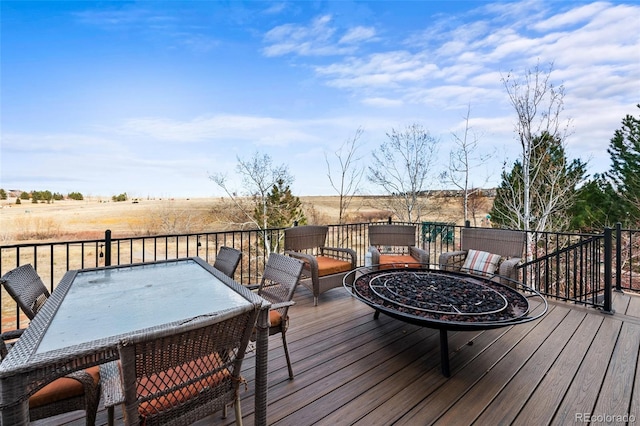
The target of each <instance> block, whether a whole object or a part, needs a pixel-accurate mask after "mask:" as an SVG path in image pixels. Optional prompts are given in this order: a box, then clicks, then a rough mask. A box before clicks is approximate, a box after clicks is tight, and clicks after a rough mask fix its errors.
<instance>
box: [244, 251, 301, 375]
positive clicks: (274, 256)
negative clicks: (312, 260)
mask: <svg viewBox="0 0 640 426" xmlns="http://www.w3.org/2000/svg"><path fill="white" fill-rule="evenodd" d="M303 265H304V263H303V262H302V261H300V260H298V259H295V258H293V257H289V256H284V255H282V254H278V253H271V254H270V255H269V259H268V260H267V265H266V266H265V268H264V273H263V274H262V279H261V280H260V284H258V285H255V286H250V287H251V288H254V289H257V291H258V295H259V296H260V297H262V298H263V299H266V300H268V301H269V302H271V308H270V310H269V322H270V323H271V325H270V326H269V336H273V335H274V334H278V333H280V334H282V347H283V349H284V356H285V358H286V359H287V368H288V369H289V379H290V380H293V368H292V367H291V358H290V357H289V349H288V347H287V329H288V328H289V307H290V306H292V305H294V304H295V302H294V301H293V294H294V293H295V291H296V287H297V286H298V283H299V282H300V276H301V274H302V268H303ZM254 336H255V335H254Z"/></svg>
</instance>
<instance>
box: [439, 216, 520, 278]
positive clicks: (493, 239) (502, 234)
mask: <svg viewBox="0 0 640 426" xmlns="http://www.w3.org/2000/svg"><path fill="white" fill-rule="evenodd" d="M461 240H462V241H461V250H458V251H453V252H447V253H442V254H440V258H439V259H438V263H439V266H440V268H441V269H445V270H449V271H459V270H460V268H461V267H462V265H463V264H464V261H465V259H466V256H467V252H468V251H469V250H471V249H473V250H480V251H486V252H489V253H493V254H499V255H500V256H502V259H501V260H500V263H499V266H498V276H501V277H507V278H509V279H511V280H515V281H517V280H518V278H519V277H518V269H517V265H518V263H520V260H521V257H522V253H523V251H524V246H525V241H526V235H525V233H524V232H520V231H513V230H507V229H492V228H463V229H462V231H461ZM504 283H505V284H508V285H509V282H508V281H505V282H504Z"/></svg>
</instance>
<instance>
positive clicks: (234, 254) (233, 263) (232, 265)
mask: <svg viewBox="0 0 640 426" xmlns="http://www.w3.org/2000/svg"><path fill="white" fill-rule="evenodd" d="M240 259H242V252H241V251H240V250H237V249H234V248H232V247H226V246H222V247H220V250H218V254H217V256H216V261H215V262H214V263H213V267H214V268H216V269H217V270H219V271H221V272H222V273H223V274H225V275H226V276H228V277H231V278H233V274H234V273H235V272H236V268H237V267H238V264H239V263H240Z"/></svg>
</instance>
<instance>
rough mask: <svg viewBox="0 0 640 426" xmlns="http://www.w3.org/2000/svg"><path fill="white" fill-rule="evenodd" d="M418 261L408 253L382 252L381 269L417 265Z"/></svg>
mask: <svg viewBox="0 0 640 426" xmlns="http://www.w3.org/2000/svg"><path fill="white" fill-rule="evenodd" d="M417 263H418V261H417V260H416V258H415V257H413V256H411V255H408V254H380V266H379V268H380V269H391V268H402V267H404V266H405V265H407V266H409V267H411V266H416V264H417Z"/></svg>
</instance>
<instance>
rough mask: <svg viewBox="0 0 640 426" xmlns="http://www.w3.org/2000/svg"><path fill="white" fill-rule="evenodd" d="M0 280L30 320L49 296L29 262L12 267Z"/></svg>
mask: <svg viewBox="0 0 640 426" xmlns="http://www.w3.org/2000/svg"><path fill="white" fill-rule="evenodd" d="M0 282H1V283H2V285H3V286H4V288H5V289H6V290H7V293H9V295H10V296H11V297H12V298H13V300H15V301H16V303H17V304H18V306H20V309H22V312H24V313H25V315H26V316H27V318H29V319H30V320H31V319H33V318H34V317H35V316H36V314H37V313H38V311H39V310H40V308H41V307H42V305H44V302H45V301H46V300H47V298H49V291H48V290H47V288H46V287H45V285H44V283H43V282H42V278H40V276H39V275H38V273H37V272H36V270H35V269H34V268H33V266H32V265H31V264H26V265H22V266H19V267H17V268H15V269H12V270H11V271H9V272H7V273H6V274H4V275H3V276H2V278H0Z"/></svg>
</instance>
